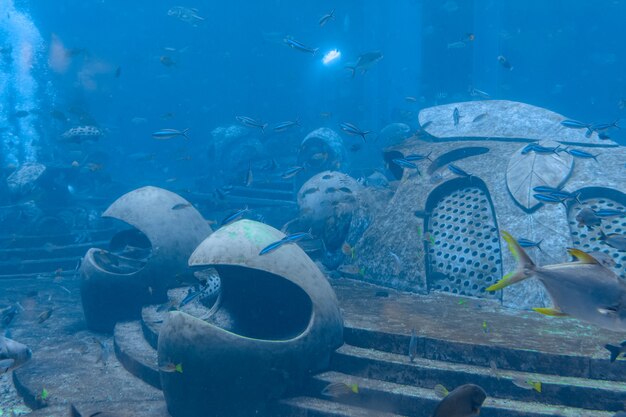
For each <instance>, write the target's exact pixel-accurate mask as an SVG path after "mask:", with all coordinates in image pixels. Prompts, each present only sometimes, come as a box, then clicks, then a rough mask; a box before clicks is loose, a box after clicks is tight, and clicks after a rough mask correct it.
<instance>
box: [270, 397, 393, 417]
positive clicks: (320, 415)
mask: <svg viewBox="0 0 626 417" xmlns="http://www.w3.org/2000/svg"><path fill="white" fill-rule="evenodd" d="M272 411H273V412H272V416H276V417H402V416H400V415H399V414H392V413H385V412H380V411H373V410H367V409H365V408H361V407H355V406H352V405H348V404H343V403H338V402H333V401H326V400H322V399H320V398H313V397H295V398H289V399H286V400H282V401H279V402H278V403H277V404H276V405H275V406H274V407H273V408H272Z"/></svg>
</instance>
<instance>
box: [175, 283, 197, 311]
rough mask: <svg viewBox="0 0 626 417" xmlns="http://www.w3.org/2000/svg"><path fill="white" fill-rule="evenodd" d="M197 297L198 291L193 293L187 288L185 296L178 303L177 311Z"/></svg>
mask: <svg viewBox="0 0 626 417" xmlns="http://www.w3.org/2000/svg"><path fill="white" fill-rule="evenodd" d="M199 295H200V291H194V290H193V289H191V288H189V289H188V290H187V295H186V296H185V298H183V300H182V301H181V302H180V304H179V305H178V308H179V309H180V308H183V307H184V306H186V305H187V304H189V303H190V302H192V301H193V300H195V299H196V298H198V296H199Z"/></svg>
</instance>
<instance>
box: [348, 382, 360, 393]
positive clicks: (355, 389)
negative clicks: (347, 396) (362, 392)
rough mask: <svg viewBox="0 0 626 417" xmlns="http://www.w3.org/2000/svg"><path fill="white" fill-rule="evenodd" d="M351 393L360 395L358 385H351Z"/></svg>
mask: <svg viewBox="0 0 626 417" xmlns="http://www.w3.org/2000/svg"><path fill="white" fill-rule="evenodd" d="M350 391H352V392H354V393H355V394H358V393H359V386H358V385H357V384H352V385H350Z"/></svg>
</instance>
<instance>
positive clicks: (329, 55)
mask: <svg viewBox="0 0 626 417" xmlns="http://www.w3.org/2000/svg"><path fill="white" fill-rule="evenodd" d="M339 58H341V51H339V50H338V49H333V50H332V51H328V52H326V55H324V58H322V63H323V64H324V65H328V64H330V63H331V62H333V61H336V60H338V59H339Z"/></svg>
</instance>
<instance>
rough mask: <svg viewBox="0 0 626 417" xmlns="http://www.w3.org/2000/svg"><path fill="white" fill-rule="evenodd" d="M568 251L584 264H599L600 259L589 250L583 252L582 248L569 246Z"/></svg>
mask: <svg viewBox="0 0 626 417" xmlns="http://www.w3.org/2000/svg"><path fill="white" fill-rule="evenodd" d="M567 253H569V254H570V255H572V256H574V257H575V258H576V259H578V260H579V261H580V262H582V263H584V264H599V263H600V262H598V260H597V259H596V258H594V257H593V256H591V255H589V254H588V253H587V252H583V251H581V250H580V249H575V248H569V249H567Z"/></svg>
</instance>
